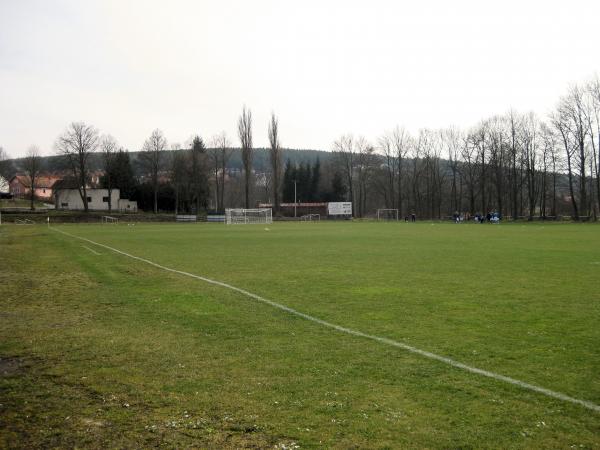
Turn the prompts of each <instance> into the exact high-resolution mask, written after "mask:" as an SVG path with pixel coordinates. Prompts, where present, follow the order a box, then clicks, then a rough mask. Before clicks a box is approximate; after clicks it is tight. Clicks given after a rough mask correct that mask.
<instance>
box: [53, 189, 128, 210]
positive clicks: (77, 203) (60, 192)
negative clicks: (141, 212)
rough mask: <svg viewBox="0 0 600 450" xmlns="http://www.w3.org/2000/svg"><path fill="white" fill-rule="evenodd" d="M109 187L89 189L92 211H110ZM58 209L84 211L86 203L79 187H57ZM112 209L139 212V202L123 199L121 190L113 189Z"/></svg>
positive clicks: (89, 201) (56, 199)
mask: <svg viewBox="0 0 600 450" xmlns="http://www.w3.org/2000/svg"><path fill="white" fill-rule="evenodd" d="M108 200H109V196H108V189H94V188H88V189H87V201H88V209H90V210H92V211H108V205H109V202H108ZM55 205H56V209H66V210H70V211H83V210H84V209H85V208H84V205H83V200H82V199H81V195H79V189H72V188H70V189H57V190H56V193H55ZM110 205H111V209H112V211H121V212H137V202H136V201H132V200H127V199H121V191H120V190H119V189H113V190H112V191H111V195H110Z"/></svg>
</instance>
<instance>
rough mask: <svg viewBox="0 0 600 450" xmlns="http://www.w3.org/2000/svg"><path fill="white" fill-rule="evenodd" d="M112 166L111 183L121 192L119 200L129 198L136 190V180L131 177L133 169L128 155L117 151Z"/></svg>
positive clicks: (125, 152)
mask: <svg viewBox="0 0 600 450" xmlns="http://www.w3.org/2000/svg"><path fill="white" fill-rule="evenodd" d="M111 166H112V174H111V182H112V184H113V186H114V187H115V188H118V189H119V190H120V192H121V198H131V196H132V195H133V193H134V191H135V188H136V180H135V177H134V175H133V167H132V166H131V159H130V158H129V153H128V152H127V151H125V150H123V149H119V150H118V151H117V152H116V153H115V157H114V162H113V164H112V165H111Z"/></svg>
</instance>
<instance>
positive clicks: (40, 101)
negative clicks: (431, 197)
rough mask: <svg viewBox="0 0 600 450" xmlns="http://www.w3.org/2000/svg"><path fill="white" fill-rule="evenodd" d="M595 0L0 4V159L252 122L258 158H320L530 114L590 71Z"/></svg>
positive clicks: (135, 145)
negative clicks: (82, 128)
mask: <svg viewBox="0 0 600 450" xmlns="http://www.w3.org/2000/svg"><path fill="white" fill-rule="evenodd" d="M598 17H600V2H598V1H569V2H567V1H549V2H548V1H546V2H542V1H540V2H537V1H535V2H534V1H531V2H527V1H524V0H521V1H502V2H498V1H495V2H484V1H473V2H468V1H452V2H448V1H419V2H416V1H405V2H401V1H373V0H371V1H360V2H359V1H356V2H352V1H326V0H321V1H218V2H208V1H189V2H183V1H168V2H166V1H156V2H151V1H129V2H128V1H97V2H94V1H81V0H80V1H27V0H14V1H11V0H0V145H1V146H3V147H4V148H5V149H6V150H7V151H8V152H9V154H10V155H11V156H21V155H23V154H24V153H25V152H26V149H27V147H28V146H30V145H31V144H36V145H38V146H40V148H41V149H42V151H43V153H45V154H50V153H52V144H53V142H54V140H55V138H56V136H57V135H58V134H59V133H60V132H61V131H62V130H63V129H64V128H65V126H66V125H67V124H68V123H69V122H71V121H75V120H82V121H85V122H88V123H91V124H93V125H95V126H96V127H98V128H99V129H100V130H101V131H102V132H106V133H110V134H112V135H113V136H115V137H116V138H117V139H118V140H119V142H120V143H121V144H122V145H123V146H124V147H126V148H128V149H130V150H137V149H139V148H140V147H141V145H142V143H143V141H144V139H145V138H146V137H147V136H148V135H149V134H150V133H151V131H152V130H153V129H154V128H160V129H162V130H163V131H164V132H165V134H166V136H167V138H168V139H169V142H181V143H183V142H185V141H186V140H187V139H188V138H189V136H190V135H192V134H193V133H199V134H200V135H201V136H202V137H204V138H205V139H207V140H208V139H210V137H211V136H212V135H213V134H215V133H218V132H220V131H221V130H225V131H227V133H228V134H229V136H230V138H231V139H232V141H233V142H234V144H236V145H237V144H238V142H237V137H236V135H235V126H236V120H237V117H238V115H239V113H240V111H241V109H242V105H243V104H246V105H247V106H249V107H250V108H251V109H252V112H253V115H254V133H255V145H256V146H265V145H267V121H268V116H269V114H270V113H271V111H275V113H276V114H277V115H278V116H279V118H280V130H281V137H282V144H283V145H284V146H288V147H294V148H320V149H325V150H328V149H330V148H331V144H332V142H333V140H334V139H336V138H337V137H338V136H339V135H341V134H343V133H347V132H352V133H355V134H361V135H364V136H366V137H367V138H368V139H372V140H374V139H375V138H376V137H377V136H378V135H379V134H381V133H382V132H383V131H384V130H386V129H390V128H392V127H394V126H395V125H404V126H405V127H407V128H408V129H409V130H411V131H415V130H417V129H418V128H420V127H445V126H449V125H456V126H460V127H468V126H470V125H473V124H474V123H476V122H477V121H478V120H479V119H481V118H483V117H485V116H488V115H492V114H496V113H503V112H505V111H507V110H508V109H509V108H510V107H513V108H515V109H517V110H520V111H527V110H534V111H536V112H537V113H539V114H540V115H545V114H546V113H547V112H548V111H549V110H550V109H551V108H552V107H553V105H554V104H555V103H556V101H557V99H558V97H559V96H560V95H561V94H563V93H564V91H565V90H566V89H567V87H568V85H569V83H573V82H581V81H585V80H586V79H588V78H589V77H590V76H592V75H593V74H594V73H595V72H596V71H597V70H598V62H597V60H598V58H597V55H598V50H599V49H600V45H599V44H600V33H598V27H597V24H596V22H597V19H598Z"/></svg>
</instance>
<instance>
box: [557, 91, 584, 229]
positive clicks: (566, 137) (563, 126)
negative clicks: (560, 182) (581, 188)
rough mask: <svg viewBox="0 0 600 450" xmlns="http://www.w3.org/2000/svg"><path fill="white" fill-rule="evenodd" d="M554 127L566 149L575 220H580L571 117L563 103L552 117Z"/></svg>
mask: <svg viewBox="0 0 600 450" xmlns="http://www.w3.org/2000/svg"><path fill="white" fill-rule="evenodd" d="M551 121H552V125H553V126H554V128H556V130H557V131H558V133H559V135H560V137H561V141H562V144H563V147H564V150H565V152H564V155H565V156H566V161H567V176H568V180H569V194H570V197H571V206H572V208H573V219H574V220H579V206H578V204H577V199H576V198H575V189H574V187H573V182H574V180H573V178H574V177H573V158H574V147H573V145H572V142H571V136H570V132H569V125H568V122H569V117H568V112H567V110H566V108H564V105H563V104H562V103H561V104H559V107H558V109H557V111H556V112H555V113H554V114H553V115H552V116H551Z"/></svg>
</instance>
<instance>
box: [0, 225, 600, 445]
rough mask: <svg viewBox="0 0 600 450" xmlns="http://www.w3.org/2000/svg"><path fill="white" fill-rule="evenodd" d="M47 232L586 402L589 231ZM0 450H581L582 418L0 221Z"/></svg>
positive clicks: (593, 423)
mask: <svg viewBox="0 0 600 450" xmlns="http://www.w3.org/2000/svg"><path fill="white" fill-rule="evenodd" d="M57 228H58V229H59V230H63V231H66V232H68V233H71V234H73V235H77V236H80V237H84V238H87V239H90V240H93V241H95V242H98V243H102V244H105V245H108V246H111V247H114V248H116V249H119V250H122V251H124V252H127V253H130V254H132V255H135V256H139V257H142V258H146V259H149V260H151V261H154V262H156V263H159V264H161V265H164V266H167V267H170V268H174V269H178V270H182V271H186V272H190V273H192V274H197V275H202V276H205V277H208V278H211V279H214V280H219V281H222V282H225V283H229V284H231V285H234V286H237V287H239V288H243V289H245V290H248V291H250V292H252V293H255V294H257V295H260V296H262V297H265V298H267V299H269V300H273V301H275V302H278V303H281V304H284V305H287V306H289V307H291V308H294V309H296V310H298V311H300V312H303V313H306V314H309V315H311V316H314V317H316V318H319V319H322V320H325V321H328V322H331V323H333V324H337V325H340V326H343V327H347V328H351V329H353V330H358V331H361V332H364V333H368V334H371V335H376V336H380V337H385V338H389V339H393V340H396V341H400V342H402V343H406V344H408V345H411V346H414V347H417V348H419V349H423V350H426V351H429V352H433V353H435V354H438V355H442V356H446V357H449V358H452V359H454V360H456V361H459V362H461V363H464V364H468V365H470V366H474V367H477V368H480V369H485V370H488V371H492V372H495V373H499V374H502V375H505V376H509V377H512V378H515V379H518V380H521V381H524V382H527V383H531V384H534V385H537V386H541V387H544V388H547V389H551V390H553V391H558V392H561V393H564V394H566V395H569V396H571V397H574V398H577V399H582V400H586V401H589V402H593V403H595V404H600V375H599V374H600V283H599V279H600V278H599V274H600V227H599V226H597V225H595V224H549V225H540V224H526V225H522V224H502V225H498V226H496V225H475V224H463V225H454V224H430V223H417V224H405V223H372V222H371V223H369V222H364V223H356V222H355V223H350V222H341V223H339V222H338V223H327V222H321V223H275V224H273V225H269V226H268V231H267V230H266V229H265V226H264V225H248V226H231V227H228V226H225V225H220V224H193V225H186V224H172V225H165V224H163V225H135V226H126V225H124V224H122V225H118V226H100V225H63V226H57ZM0 281H1V285H0V299H1V304H2V308H1V312H0V319H1V323H2V327H1V329H0V357H1V359H0V403H1V406H0V436H1V439H0V447H38V446H44V447H73V446H77V447H91V448H105V447H112V448H115V447H119V448H123V447H150V446H164V447H167V448H173V447H177V448H182V447H191V446H195V447H201V448H206V447H209V448H243V447H259V448H263V447H270V448H273V447H275V446H277V448H297V447H298V446H299V447H300V448H323V447H326V448H330V447H334V448H463V449H464V448H482V447H486V448H600V412H596V411H592V410H590V409H587V408H585V407H583V406H581V405H576V404H572V403H569V402H564V401H561V400H557V399H554V398H549V397H547V396H544V395H542V394H539V393H536V392H531V391H528V390H525V389H522V388H520V387H517V386H513V385H510V384H507V383H504V382H502V381H497V380H494V379H490V378H486V377H482V376H479V375H476V374H473V373H469V372H466V371H464V370H461V369H457V368H454V367H451V366H448V365H446V364H443V363H441V362H439V361H434V360H431V359H427V358H424V357H422V356H420V355H416V354H413V353H410V352H407V351H405V350H402V349H398V348H394V347H390V346H386V345H384V344H381V343H379V342H375V341H372V340H369V339H365V338H361V337H356V336H351V335H348V334H344V333H341V332H339V331H335V330H333V329H330V328H327V327H323V326H322V325H319V324H318V323H314V322H311V321H308V320H305V319H302V318H300V317H298V316H294V315H292V314H289V313H287V312H285V311H281V310H279V309H276V308H273V307H271V306H269V305H266V304H263V303H260V302H257V301H255V300H252V299H250V298H248V297H246V296H244V295H241V294H240V293H237V292H234V291H231V290H228V289H226V288H223V287H219V286H214V285H210V284H207V283H205V282H202V281H200V280H197V279H193V278H189V277H185V276H182V275H178V274H174V273H169V272H165V271H163V270H160V269H158V268H156V267H153V266H151V265H148V264H145V263H143V262H140V261H136V260H134V259H131V258H128V257H126V256H123V255H120V254H117V253H115V252H112V251H110V250H108V249H106V248H103V247H99V246H96V245H94V244H91V243H89V242H83V241H80V240H77V239H75V238H72V237H69V236H66V235H64V234H61V233H59V232H57V231H55V230H52V229H48V228H45V227H43V226H41V225H37V226H21V227H19V226H2V227H0Z"/></svg>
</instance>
